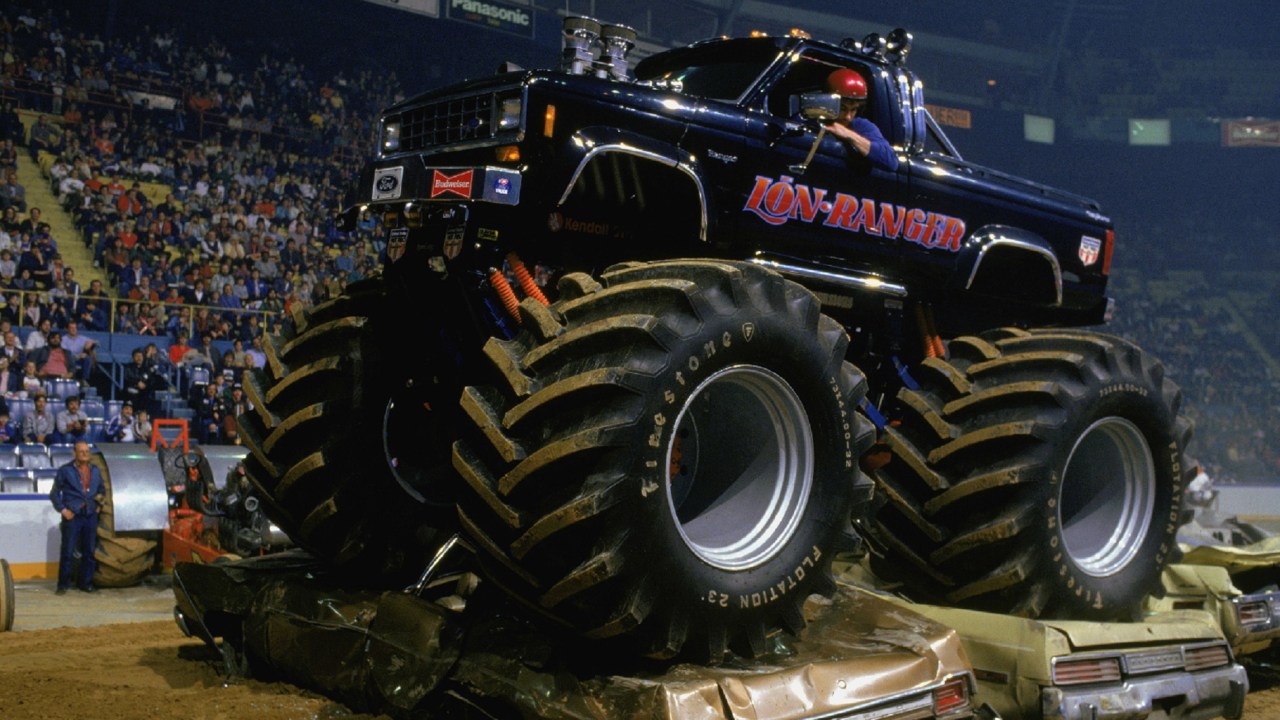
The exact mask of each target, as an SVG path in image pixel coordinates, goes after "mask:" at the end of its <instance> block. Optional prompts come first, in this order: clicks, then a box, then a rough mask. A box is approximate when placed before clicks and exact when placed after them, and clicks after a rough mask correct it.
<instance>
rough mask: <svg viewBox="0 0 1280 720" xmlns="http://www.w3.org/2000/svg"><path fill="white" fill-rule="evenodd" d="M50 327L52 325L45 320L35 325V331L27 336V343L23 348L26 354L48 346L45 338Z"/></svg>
mask: <svg viewBox="0 0 1280 720" xmlns="http://www.w3.org/2000/svg"><path fill="white" fill-rule="evenodd" d="M52 327H53V323H51V322H49V320H48V319H47V318H46V319H44V320H41V321H40V322H39V324H37V325H36V329H35V330H32V331H31V334H30V335H27V343H26V345H25V346H24V348H25V350H26V352H27V354H31V351H32V350H35V349H37V348H42V347H44V346H45V345H48V344H49V341H48V339H47V338H48V336H49V332H50V330H51V329H52Z"/></svg>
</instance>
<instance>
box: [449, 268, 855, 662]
mask: <svg viewBox="0 0 1280 720" xmlns="http://www.w3.org/2000/svg"><path fill="white" fill-rule="evenodd" d="M602 279H603V282H604V284H605V286H607V287H602V286H601V285H600V284H599V283H597V282H595V281H594V280H592V279H591V278H590V277H588V276H586V275H581V274H577V275H570V276H567V277H566V278H565V279H564V280H562V281H561V283H560V291H561V295H562V299H561V300H560V301H559V302H557V303H556V304H554V305H552V306H551V307H550V308H546V307H543V306H541V305H538V304H537V303H534V302H532V301H528V300H526V301H525V303H524V304H523V305H522V312H523V318H522V320H523V322H522V326H523V327H524V328H525V330H523V331H522V332H521V333H520V335H518V336H517V337H516V338H515V339H513V340H511V341H505V342H504V341H499V340H491V341H490V342H489V343H488V345H486V347H485V353H486V355H487V356H488V357H489V358H490V360H491V361H492V363H493V365H494V367H495V368H496V370H497V371H498V373H499V375H500V376H501V380H500V381H499V383H498V384H497V385H495V386H492V387H469V388H467V389H466V390H465V392H464V393H463V398H462V406H463V409H464V411H465V414H466V416H467V417H468V419H469V420H470V423H471V425H470V428H469V432H467V433H464V435H463V439H462V440H461V441H459V442H458V443H456V444H455V446H454V466H455V468H456V469H457V470H458V472H459V473H460V474H461V476H462V478H463V480H464V484H465V488H464V489H463V490H462V491H461V493H462V495H461V500H460V502H459V516H460V519H461V522H462V525H463V528H464V529H465V530H466V531H467V532H468V533H469V534H470V536H471V537H472V539H473V540H474V541H475V543H476V544H477V546H478V547H479V548H480V550H481V553H480V556H481V559H482V561H483V562H485V565H486V569H487V571H488V572H487V574H488V575H489V576H490V577H491V578H495V579H497V581H498V582H499V584H501V585H503V586H504V587H506V588H507V589H508V590H509V591H511V592H513V593H514V594H515V595H516V596H517V597H518V598H520V599H523V600H525V601H526V602H527V603H529V604H530V605H533V606H535V607H536V608H538V609H540V610H541V611H542V612H544V613H545V614H548V615H550V616H552V617H553V618H556V619H558V620H560V621H562V622H563V623H565V624H567V625H570V626H572V627H574V628H575V629H577V630H578V631H579V632H581V633H583V634H585V635H587V636H588V637H592V638H597V639H605V638H618V639H624V640H625V641H627V642H628V643H630V644H631V645H633V646H635V647H637V648H638V649H639V650H640V651H642V652H644V653H646V654H648V655H651V656H654V657H671V656H674V655H676V654H679V653H682V652H688V653H689V654H691V655H698V656H702V657H706V658H708V659H710V660H711V661H713V662H716V661H719V660H720V658H721V657H722V656H723V654H724V653H725V652H726V650H727V649H728V648H730V647H732V648H733V649H734V650H737V651H739V652H742V653H744V654H759V653H761V652H763V651H764V650H765V647H766V641H765V637H766V633H767V632H768V631H770V630H772V629H774V628H779V627H781V628H786V629H789V630H792V631H798V630H799V629H800V628H801V627H803V624H804V622H803V618H802V615H801V608H802V606H803V603H804V601H805V599H806V598H807V597H808V596H809V595H810V594H811V593H814V592H819V593H830V592H831V591H833V590H834V585H833V583H832V580H831V576H830V562H831V560H832V558H833V556H834V555H835V554H836V552H837V551H838V550H840V549H843V548H846V547H850V546H851V545H852V542H853V539H852V535H851V532H852V528H851V527H850V525H849V514H850V507H851V501H852V497H853V491H854V486H855V484H856V483H857V482H858V481H859V480H860V478H861V477H862V476H861V475H860V473H859V471H858V468H857V458H858V456H859V455H860V454H861V453H862V451H863V450H864V449H865V448H866V447H867V445H869V444H870V441H871V429H870V424H869V423H868V422H867V421H866V420H865V419H864V418H862V416H861V415H859V414H858V413H857V412H856V411H855V408H856V407H857V404H858V402H859V401H860V400H861V398H862V397H863V395H864V393H865V390H866V388H865V382H864V380H863V377H862V375H861V374H860V373H859V372H858V371H857V369H856V368H854V367H853V366H852V365H850V364H849V363H847V362H844V353H845V348H846V345H847V343H848V338H847V336H846V335H845V333H844V331H843V329H842V328H841V327H840V326H839V325H838V324H837V323H836V322H835V321H833V320H831V319H830V318H828V317H826V316H824V315H822V314H821V312H820V308H819V304H818V302H817V300H816V299H815V298H814V296H813V295H812V294H811V293H809V292H808V291H806V290H804V289H803V288H801V287H800V286H798V285H796V284H794V283H791V282H788V281H786V280H783V279H782V278H780V277H778V276H776V275H774V274H772V273H769V272H767V271H764V270H763V269H760V268H757V267H754V266H750V265H745V264H741V263H730V262H718V261H674V262H660V263H653V264H632V265H628V266H620V267H618V268H614V269H612V270H611V271H609V272H606V273H605V275H604V276H603V278H602Z"/></svg>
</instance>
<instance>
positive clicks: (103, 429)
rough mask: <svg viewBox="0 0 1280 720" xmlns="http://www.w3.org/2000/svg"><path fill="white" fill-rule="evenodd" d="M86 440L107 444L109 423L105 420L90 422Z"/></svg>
mask: <svg viewBox="0 0 1280 720" xmlns="http://www.w3.org/2000/svg"><path fill="white" fill-rule="evenodd" d="M85 439H86V440H88V441H89V442H91V443H103V442H106V441H107V422H106V421H105V420H90V421H89V431H88V432H87V433H85Z"/></svg>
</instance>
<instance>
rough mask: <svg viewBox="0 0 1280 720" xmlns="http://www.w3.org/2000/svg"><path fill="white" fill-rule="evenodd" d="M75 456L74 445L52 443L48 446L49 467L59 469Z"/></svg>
mask: <svg viewBox="0 0 1280 720" xmlns="http://www.w3.org/2000/svg"><path fill="white" fill-rule="evenodd" d="M75 456H76V444H75V443H53V444H52V445H50V446H49V466H50V467H54V468H60V467H62V466H63V465H66V464H67V463H69V462H71V461H72V460H74V459H75Z"/></svg>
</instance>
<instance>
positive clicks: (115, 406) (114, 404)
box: [86, 400, 124, 420]
mask: <svg viewBox="0 0 1280 720" xmlns="http://www.w3.org/2000/svg"><path fill="white" fill-rule="evenodd" d="M121 405H124V401H123V400H108V401H107V414H106V419H107V420H110V419H111V418H113V417H115V416H117V415H119V414H120V406H121ZM86 414H87V413H86Z"/></svg>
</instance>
